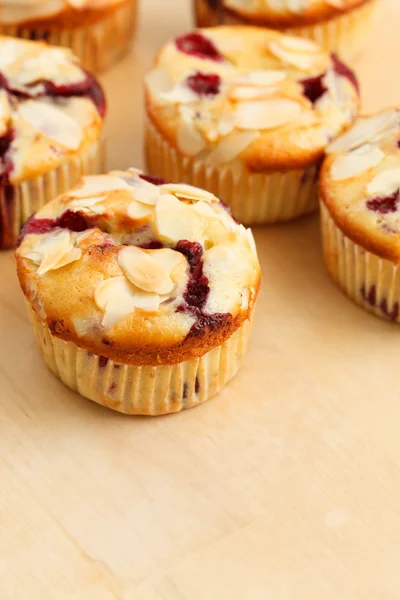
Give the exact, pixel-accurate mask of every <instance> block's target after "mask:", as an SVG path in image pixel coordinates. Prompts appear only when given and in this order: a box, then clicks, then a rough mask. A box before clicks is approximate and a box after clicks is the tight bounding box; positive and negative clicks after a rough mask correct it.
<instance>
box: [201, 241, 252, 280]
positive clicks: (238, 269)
mask: <svg viewBox="0 0 400 600" xmlns="http://www.w3.org/2000/svg"><path fill="white" fill-rule="evenodd" d="M204 261H205V262H207V264H208V265H211V267H212V269H213V272H214V275H218V274H221V275H223V277H224V278H226V277H227V276H229V277H230V278H234V277H239V276H241V275H243V273H245V272H246V270H247V267H248V265H247V262H246V261H243V260H241V259H240V252H239V249H238V248H237V247H236V246H235V245H233V244H232V243H227V244H217V245H215V246H213V247H212V248H210V250H207V251H206V252H205V255H204Z"/></svg>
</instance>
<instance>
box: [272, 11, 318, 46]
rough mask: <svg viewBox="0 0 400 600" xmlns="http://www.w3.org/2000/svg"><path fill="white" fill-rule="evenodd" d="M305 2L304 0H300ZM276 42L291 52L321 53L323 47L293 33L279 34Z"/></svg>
mask: <svg viewBox="0 0 400 600" xmlns="http://www.w3.org/2000/svg"><path fill="white" fill-rule="evenodd" d="M301 1H302V2H303V4H305V0H301ZM276 43H279V44H280V45H281V46H282V47H283V48H286V49H287V50H290V51H291V52H300V53H303V52H308V53H310V54H312V53H314V54H321V53H323V52H324V51H323V49H322V48H321V46H319V45H318V44H316V43H315V42H313V41H312V40H309V39H306V38H302V37H297V36H294V35H281V36H280V37H279V38H278V39H277V41H276Z"/></svg>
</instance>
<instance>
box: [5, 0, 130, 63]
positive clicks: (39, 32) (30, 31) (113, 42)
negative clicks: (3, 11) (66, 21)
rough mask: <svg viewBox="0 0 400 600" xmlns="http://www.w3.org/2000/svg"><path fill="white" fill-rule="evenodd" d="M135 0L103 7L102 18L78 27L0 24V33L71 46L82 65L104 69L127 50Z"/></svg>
mask: <svg viewBox="0 0 400 600" xmlns="http://www.w3.org/2000/svg"><path fill="white" fill-rule="evenodd" d="M136 13H137V0H125V2H124V3H123V4H121V5H120V6H116V7H113V8H111V9H110V10H109V11H107V12H106V13H105V15H104V17H103V18H101V19H99V20H98V21H96V22H94V23H89V24H88V25H86V26H81V27H70V28H67V27H65V28H62V27H52V26H51V21H49V22H47V23H46V25H44V26H43V27H34V28H32V27H28V26H25V25H6V24H2V25H1V26H0V33H1V34H2V35H10V36H13V37H20V38H25V39H28V40H43V41H46V42H48V43H49V44H54V45H56V46H65V47H67V48H71V49H72V50H73V51H74V53H75V54H76V55H77V56H78V57H79V58H80V60H81V62H82V66H83V67H85V69H87V70H89V71H93V72H97V73H99V72H101V71H105V70H106V69H108V68H109V67H110V66H111V65H112V64H113V63H114V62H116V61H117V60H118V59H119V58H121V57H122V56H123V55H124V54H126V53H127V51H128V50H129V47H130V44H131V41H132V36H133V31H134V28H135V24H136Z"/></svg>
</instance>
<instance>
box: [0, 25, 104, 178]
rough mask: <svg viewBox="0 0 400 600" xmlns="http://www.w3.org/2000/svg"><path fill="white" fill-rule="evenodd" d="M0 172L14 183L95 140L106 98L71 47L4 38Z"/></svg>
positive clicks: (0, 39)
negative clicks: (69, 48)
mask: <svg viewBox="0 0 400 600" xmlns="http://www.w3.org/2000/svg"><path fill="white" fill-rule="evenodd" d="M0 50H1V55H2V66H1V77H2V89H1V90H0V137H1V142H2V145H1V160H0V174H1V175H2V176H3V183H4V176H6V179H7V182H8V183H10V184H13V185H16V184H19V183H20V182H21V181H25V180H27V179H31V178H34V177H36V176H39V175H41V174H43V173H46V172H47V171H49V170H51V169H54V168H56V167H58V166H59V165H61V164H63V163H64V162H67V161H68V160H70V158H71V156H73V155H80V154H83V153H85V152H86V150H87V149H88V148H89V147H90V146H91V145H92V144H93V143H94V142H97V141H98V139H99V137H100V134H101V130H102V125H103V116H104V113H105V100H104V95H103V92H102V89H101V87H100V85H99V84H98V82H97V81H96V79H94V77H93V76H92V75H90V74H89V73H87V72H86V71H85V70H84V69H83V68H82V67H81V66H80V63H79V60H78V59H77V57H75V55H74V54H73V53H72V52H71V51H70V50H68V49H65V48H58V47H55V46H48V45H47V44H44V43H41V42H31V41H26V40H21V39H17V38H9V37H5V36H0Z"/></svg>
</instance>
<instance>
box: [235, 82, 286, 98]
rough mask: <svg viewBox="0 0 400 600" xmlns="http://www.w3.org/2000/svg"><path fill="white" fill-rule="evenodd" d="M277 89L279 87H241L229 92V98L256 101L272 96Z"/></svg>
mask: <svg viewBox="0 0 400 600" xmlns="http://www.w3.org/2000/svg"><path fill="white" fill-rule="evenodd" d="M277 89H278V87H274V86H272V85H270V86H268V87H261V86H259V85H257V86H253V87H252V86H249V85H239V86H237V87H235V88H233V89H232V90H231V91H230V92H229V98H231V100H256V99H257V98H265V97H267V96H271V94H273V93H274V92H276V90H277Z"/></svg>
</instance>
